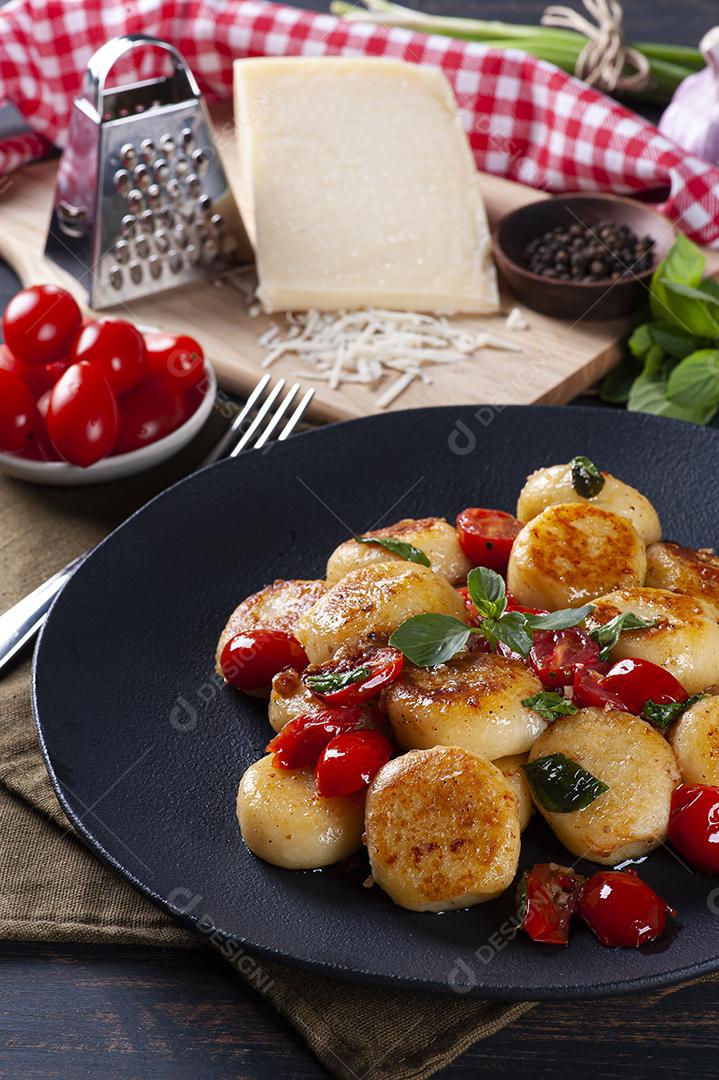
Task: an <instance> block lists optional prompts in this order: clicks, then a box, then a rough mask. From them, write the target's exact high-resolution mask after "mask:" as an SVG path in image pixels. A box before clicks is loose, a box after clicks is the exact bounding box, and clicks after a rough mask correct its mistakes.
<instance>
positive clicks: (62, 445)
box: [46, 360, 117, 466]
mask: <svg viewBox="0 0 719 1080" xmlns="http://www.w3.org/2000/svg"><path fill="white" fill-rule="evenodd" d="M46 422H47V432H48V435H49V436H50V440H51V442H52V444H53V446H54V447H55V449H56V450H57V452H58V454H59V455H60V457H62V458H64V459H65V461H70V462H72V464H73V465H83V466H88V465H93V464H94V463H95V462H96V461H99V460H100V458H104V457H105V456H106V455H107V454H109V453H110V451H111V450H112V448H113V446H114V445H115V439H116V438H117V402H116V401H115V395H114V394H113V392H112V390H111V389H110V384H109V383H108V381H107V379H106V378H105V376H104V375H103V373H102V371H101V370H100V368H99V367H96V366H95V365H94V364H88V363H87V362H86V361H84V360H83V361H82V362H81V363H79V364H71V365H70V367H69V368H68V369H67V371H66V372H65V374H64V375H61V376H60V378H59V379H58V381H57V382H56V384H55V386H54V387H53V388H52V390H51V391H50V401H49V404H48V408H47V419H46Z"/></svg>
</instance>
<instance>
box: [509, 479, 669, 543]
mask: <svg viewBox="0 0 719 1080" xmlns="http://www.w3.org/2000/svg"><path fill="white" fill-rule="evenodd" d="M602 476H603V477H604V487H603V488H602V490H601V491H600V492H599V494H598V495H594V496H593V497H592V498H591V499H585V498H584V496H583V495H579V494H578V493H577V492H576V491H575V490H574V486H573V484H572V466H571V463H568V464H566V465H550V466H549V467H548V468H546V469H537V471H536V472H533V473H532V474H531V476H528V477H527V481H526V483H525V485H524V487H523V488H522V490H521V492H520V493H519V500H518V501H517V517H518V518H519V520H520V521H525V522H526V521H532V519H533V518H535V517H537V515H538V514H541V512H542V511H543V510H546V509H547V507H548V506H555V505H556V504H557V503H584V504H586V503H589V504H591V505H592V506H598V507H599V508H600V509H601V510H611V511H612V513H614V514H620V515H621V516H622V517H625V518H627V519H628V520H629V521H630V522H631V524H632V525H633V526H634V528H635V530H636V531H637V532H638V533H639V536H640V537H641V538H642V540H643V541H644V543H645V544H653V543H655V542H656V541H657V540H659V539H660V538H661V535H662V527H661V525H660V523H659V517H658V515H657V512H656V510H655V509H654V507H653V506H652V504H651V503H650V501H649V499H647V498H646V496H645V495H642V494H641V492H639V491H637V489H636V488H633V487H630V486H629V484H625V483H624V481H623V480H617V478H616V476H611V475H610V474H609V473H602Z"/></svg>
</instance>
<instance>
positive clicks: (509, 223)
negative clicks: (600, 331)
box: [494, 194, 676, 321]
mask: <svg viewBox="0 0 719 1080" xmlns="http://www.w3.org/2000/svg"><path fill="white" fill-rule="evenodd" d="M606 218H610V219H611V220H612V221H614V222H616V223H617V224H619V225H628V226H629V228H630V229H632V230H633V232H635V233H636V234H637V236H639V237H642V236H651V237H652V239H653V240H654V250H653V255H654V262H653V264H652V266H651V268H650V269H649V270H644V271H642V272H641V273H639V274H633V275H632V276H631V277H628V278H622V279H620V280H618V281H614V282H613V281H596V282H595V281H591V282H590V281H586V282H585V281H557V280H554V279H552V278H545V277H542V276H541V275H540V274H535V273H533V272H532V271H531V270H529V269H528V268H527V267H526V266H525V265H524V261H523V259H524V256H523V252H524V249H525V247H526V245H527V244H528V243H529V242H530V240H533V239H534V238H535V237H536V236H541V235H542V234H543V233H545V232H549V231H550V230H551V229H554V228H556V227H557V225H566V226H569V225H573V224H575V223H576V222H577V221H579V222H581V223H583V224H585V225H588V226H590V227H591V226H593V225H595V224H596V223H597V222H599V221H601V220H602V219H606ZM675 235H676V229H675V228H674V226H673V225H672V223H671V222H670V221H668V220H667V218H665V217H662V215H661V214H659V213H657V212H656V211H655V210H650V209H649V208H648V207H646V206H642V205H641V204H640V203H637V202H634V201H633V200H632V199H622V198H620V197H619V196H617V195H595V194H592V195H582V194H577V195H556V196H554V197H553V198H551V199H539V200H538V201H537V202H533V203H529V204H528V205H527V206H521V207H520V208H519V209H518V210H514V211H512V213H511V214H507V215H506V217H503V218H502V220H501V221H500V223H499V225H498V226H497V230H496V232H495V234H494V257H495V260H496V262H497V265H498V267H499V269H500V271H501V273H502V276H503V277H504V279H505V280H506V282H507V284H508V285H509V287H510V289H511V290H512V292H513V293H514V294H515V295H516V296H517V297H518V298H519V299H520V300H521V301H522V302H523V303H525V304H526V305H527V307H530V308H532V309H533V310H534V311H541V312H542V314H543V315H551V316H553V317H554V318H556V319H573V320H575V321H577V320H579V319H618V318H620V317H621V316H623V315H630V314H631V313H632V312H633V311H636V309H637V308H638V307H639V306H640V304H641V303H642V301H643V300H646V298H647V290H648V288H649V282H650V280H651V276H652V274H653V272H654V269H655V268H656V266H657V264H658V263H659V262H661V260H662V259H663V258H664V256H665V255H666V254H667V252H668V251H669V249H670V248H671V246H672V244H673V243H674V238H675Z"/></svg>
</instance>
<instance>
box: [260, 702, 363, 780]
mask: <svg viewBox="0 0 719 1080" xmlns="http://www.w3.org/2000/svg"><path fill="white" fill-rule="evenodd" d="M364 719H365V717H364V713H363V712H362V710H361V709H360V708H357V707H348V708H342V707H340V708H337V709H326V708H325V709H317V710H315V711H314V712H310V713H304V714H303V715H302V716H296V717H295V718H294V720H289V721H288V722H287V723H286V724H285V726H284V727H283V728H282V731H280V732H279V734H277V735H275V737H274V739H270V741H269V742H268V744H267V746H266V747H265V749H266V750H268V751H269V752H270V753H272V754H274V755H275V757H274V760H273V762H272V764H273V765H275V766H276V767H277V768H278V769H302V768H304V767H305V766H306V765H314V764H315V762H316V761H317V759H318V757H319V756H320V754H321V753H322V751H323V750H324V748H325V746H327V743H328V742H330V741H331V740H332V739H334V738H335V737H336V736H338V735H340V734H342V733H343V732H347V731H355V730H356V729H357V728H358V727H359V726H360V725H361V724H363V723H364Z"/></svg>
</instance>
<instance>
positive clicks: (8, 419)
mask: <svg viewBox="0 0 719 1080" xmlns="http://www.w3.org/2000/svg"><path fill="white" fill-rule="evenodd" d="M42 426H43V424H42V417H41V416H40V414H39V413H38V411H37V406H36V405H35V399H34V398H33V396H32V394H31V393H30V390H29V388H28V387H27V386H26V385H25V383H24V382H23V381H22V380H21V379H19V378H18V376H17V375H14V374H13V372H12V371H6V370H4V369H0V450H5V451H9V452H11V453H14V452H16V451H18V450H23V449H25V448H26V447H28V446H29V445H30V444H31V443H32V442H33V441H34V440H35V439H36V438H37V436H38V433H39V432H40V431H41V430H42Z"/></svg>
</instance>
